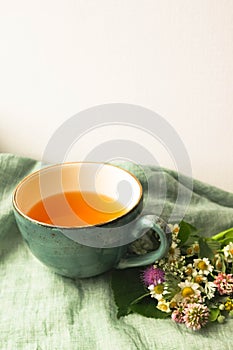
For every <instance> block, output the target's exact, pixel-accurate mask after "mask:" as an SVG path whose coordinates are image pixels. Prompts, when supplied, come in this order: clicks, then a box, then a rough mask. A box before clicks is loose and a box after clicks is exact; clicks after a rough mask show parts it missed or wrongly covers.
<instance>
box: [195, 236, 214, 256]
mask: <svg viewBox="0 0 233 350" xmlns="http://www.w3.org/2000/svg"><path fill="white" fill-rule="evenodd" d="M198 242H199V246H200V251H199V257H200V258H209V259H213V258H214V253H213V251H212V249H211V248H210V247H209V245H208V243H207V240H206V239H203V238H202V237H199V240H198Z"/></svg>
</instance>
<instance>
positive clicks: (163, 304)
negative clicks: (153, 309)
mask: <svg viewBox="0 0 233 350" xmlns="http://www.w3.org/2000/svg"><path fill="white" fill-rule="evenodd" d="M157 309H159V310H161V311H163V312H167V313H169V312H171V309H170V302H168V301H166V300H165V299H160V300H159V302H158V305H157Z"/></svg>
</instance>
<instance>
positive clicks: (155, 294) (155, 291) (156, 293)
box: [148, 284, 164, 300]
mask: <svg viewBox="0 0 233 350" xmlns="http://www.w3.org/2000/svg"><path fill="white" fill-rule="evenodd" d="M148 289H149V291H150V295H151V298H155V299H157V300H161V299H163V291H164V285H163V284H157V285H156V286H155V285H154V284H151V285H150V286H149V287H148Z"/></svg>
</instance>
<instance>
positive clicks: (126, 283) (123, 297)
mask: <svg viewBox="0 0 233 350" xmlns="http://www.w3.org/2000/svg"><path fill="white" fill-rule="evenodd" d="M141 273H142V269H141V268H131V269H126V270H114V271H113V272H112V278H111V286H112V290H113V294H114V299H115V302H116V305H117V306H118V314H117V317H118V318H119V317H121V316H125V315H128V314H129V313H130V312H132V309H131V304H132V303H133V302H137V299H138V300H140V299H141V297H145V296H146V295H147V294H145V293H146V289H145V287H144V285H143V282H142V279H141Z"/></svg>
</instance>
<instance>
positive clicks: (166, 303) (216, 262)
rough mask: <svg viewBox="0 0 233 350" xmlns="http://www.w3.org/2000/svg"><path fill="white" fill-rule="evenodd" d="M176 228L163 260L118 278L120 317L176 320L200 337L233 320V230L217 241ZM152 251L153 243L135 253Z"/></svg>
mask: <svg viewBox="0 0 233 350" xmlns="http://www.w3.org/2000/svg"><path fill="white" fill-rule="evenodd" d="M170 228H171V231H172V244H171V246H170V249H169V252H168V254H167V255H166V256H165V257H164V258H163V259H161V260H159V261H155V263H154V264H153V265H152V266H148V267H146V268H145V269H142V268H141V269H140V268H134V269H128V270H125V271H114V272H113V275H112V288H113V292H114V296H115V301H116V304H117V306H118V317H121V316H125V315H127V314H129V313H131V312H136V313H140V314H142V315H144V316H147V317H154V318H166V317H171V319H172V320H173V321H175V322H177V323H183V324H185V325H186V327H188V328H190V329H192V330H194V331H196V330H198V329H200V328H202V327H204V326H205V325H207V323H209V322H211V321H212V322H213V321H218V322H219V323H223V322H224V321H225V319H226V317H227V316H230V317H233V228H231V229H229V230H226V231H224V232H221V233H219V234H217V235H215V236H213V237H212V238H204V237H202V236H200V235H199V234H198V232H197V230H196V229H195V228H194V227H193V226H192V225H190V224H188V223H185V222H181V223H180V225H177V224H176V225H174V226H172V225H170ZM154 241H155V240H154ZM149 242H151V240H150V239H149ZM149 245H150V244H149ZM146 246H148V237H145V238H144V239H141V240H140V242H137V243H136V246H135V244H134V246H132V247H131V249H132V251H134V252H135V253H136V254H140V253H145V252H146V249H145V247H146ZM150 248H151V249H152V247H150Z"/></svg>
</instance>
